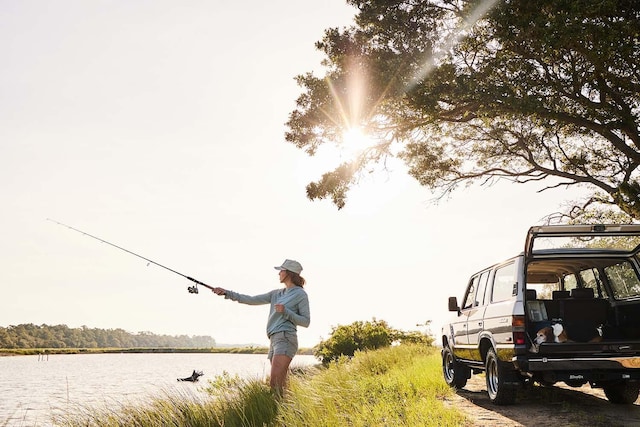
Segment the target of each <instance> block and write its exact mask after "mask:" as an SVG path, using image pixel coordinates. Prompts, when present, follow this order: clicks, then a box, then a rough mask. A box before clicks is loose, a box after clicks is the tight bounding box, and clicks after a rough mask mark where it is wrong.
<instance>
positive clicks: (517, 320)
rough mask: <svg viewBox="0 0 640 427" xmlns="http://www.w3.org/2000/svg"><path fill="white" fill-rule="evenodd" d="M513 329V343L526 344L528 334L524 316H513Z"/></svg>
mask: <svg viewBox="0 0 640 427" xmlns="http://www.w3.org/2000/svg"><path fill="white" fill-rule="evenodd" d="M511 327H512V330H513V342H514V344H515V345H525V344H526V334H525V328H524V316H513V317H512V318H511Z"/></svg>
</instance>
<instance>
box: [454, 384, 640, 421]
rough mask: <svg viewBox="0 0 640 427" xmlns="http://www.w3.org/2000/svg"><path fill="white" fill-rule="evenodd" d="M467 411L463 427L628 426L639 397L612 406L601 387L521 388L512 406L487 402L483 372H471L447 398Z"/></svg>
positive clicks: (639, 417) (637, 416)
mask: <svg viewBox="0 0 640 427" xmlns="http://www.w3.org/2000/svg"><path fill="white" fill-rule="evenodd" d="M446 404H448V405H452V406H455V407H456V408H458V409H460V410H462V411H463V412H464V413H465V414H467V416H468V418H469V421H470V423H469V424H468V426H465V427H481V426H500V427H515V426H525V427H541V426H554V427H559V426H563V427H565V426H580V427H618V426H620V427H628V426H640V399H639V400H638V401H636V403H635V404H634V405H613V404H611V403H609V401H608V400H607V398H606V397H605V396H604V393H603V392H602V390H600V389H592V388H591V387H589V386H588V385H587V386H583V387H581V388H571V387H567V386H565V385H564V383H558V384H557V385H556V386H553V387H532V388H531V389H528V390H521V391H520V392H519V393H518V399H517V400H516V404H515V405H510V406H497V405H494V404H492V403H491V402H489V397H488V396H487V389H486V385H485V378H484V375H472V376H471V379H470V380H469V382H468V383H467V385H466V387H465V388H463V389H462V390H458V392H457V394H456V395H455V396H454V397H453V398H452V399H448V400H447V401H446Z"/></svg>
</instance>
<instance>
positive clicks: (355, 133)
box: [339, 127, 374, 159]
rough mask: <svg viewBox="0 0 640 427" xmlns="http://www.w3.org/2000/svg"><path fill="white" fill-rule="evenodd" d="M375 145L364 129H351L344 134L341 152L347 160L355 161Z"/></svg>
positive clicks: (340, 147)
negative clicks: (354, 159)
mask: <svg viewBox="0 0 640 427" xmlns="http://www.w3.org/2000/svg"><path fill="white" fill-rule="evenodd" d="M373 145H374V142H373V140H372V139H371V137H369V136H368V135H367V134H366V133H365V132H364V131H363V130H362V128H359V127H350V128H348V129H347V130H345V131H344V133H343V134H342V144H340V146H339V150H340V151H341V152H342V153H343V154H344V156H345V157H346V158H347V159H353V158H355V157H357V156H359V155H360V154H362V153H363V152H364V151H365V150H366V149H367V148H371V147H372V146H373Z"/></svg>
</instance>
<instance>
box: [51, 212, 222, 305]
mask: <svg viewBox="0 0 640 427" xmlns="http://www.w3.org/2000/svg"><path fill="white" fill-rule="evenodd" d="M47 221H51V222H54V223H56V224H58V225H61V226H63V227H66V228H68V229H70V230H73V231H76V232H78V233H80V234H84V235H85V236H87V237H91V238H92V239H95V240H98V241H100V242H102V243H106V244H107V245H110V246H113V247H114V248H117V249H120V250H121V251H124V252H126V253H128V254H131V255H133V256H137V257H138V258H141V259H143V260H145V261H147V265H149V264H154V265H157V266H158V267H161V268H164V269H165V270H169V271H170V272H172V273H174V274H177V275H179V276H182V277H184V278H185V279H188V280H190V281H192V282H193V283H195V285H193V286H189V287H188V288H187V290H188V291H189V293H190V294H197V293H198V285H202V286H204V287H205V288H208V289H211V290H213V286H209V285H207V284H206V283H202V282H201V281H199V280H196V279H194V278H193V277H189V276H187V275H186V274H182V273H180V272H179V271H176V270H174V269H172V268H169V267H167V266H165V265H162V264H160V263H157V262H155V261H153V260H150V259H149V258H146V257H143V256H142V255H139V254H137V253H135V252H132V251H130V250H129V249H125V248H123V247H122V246H118V245H116V244H114V243H111V242H108V241H106V240H104V239H101V238H100V237H97V236H94V235H93V234H89V233H87V232H85V231H82V230H78V229H77V228H74V227H72V226H70V225H67V224H63V223H61V222H58V221H56V220H54V219H51V218H47Z"/></svg>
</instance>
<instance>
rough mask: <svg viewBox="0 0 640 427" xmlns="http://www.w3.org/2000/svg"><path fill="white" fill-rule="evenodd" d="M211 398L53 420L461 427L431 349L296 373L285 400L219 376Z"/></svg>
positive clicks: (362, 357)
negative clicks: (449, 405)
mask: <svg viewBox="0 0 640 427" xmlns="http://www.w3.org/2000/svg"><path fill="white" fill-rule="evenodd" d="M206 391H207V393H206V396H204V397H203V396H201V397H194V396H180V395H172V396H165V397H162V398H158V399H156V400H154V401H152V402H151V403H149V404H146V405H137V406H127V407H120V408H112V409H109V408H103V409H101V410H95V409H91V410H89V409H87V410H85V411H83V412H81V413H75V414H70V415H66V416H65V417H64V418H59V419H58V420H55V421H54V423H55V424H56V425H66V426H74V427H75V426H78V427H80V426H141V427H145V426H149V427H151V426H153V427H155V426H159V425H162V426H192V427H198V426H212V427H252V426H256V427H258V426H260V427H271V426H305V427H321V426H327V427H328V426H354V427H357V426H368V427H370V426H407V427H408V426H411V427H414V426H416V427H419V426H461V425H464V424H465V418H464V416H463V415H462V414H461V413H460V412H458V411H456V410H455V409H451V408H445V407H444V405H443V403H442V400H443V398H444V397H446V396H450V395H451V393H452V391H451V390H450V389H449V387H448V386H447V385H446V384H445V383H444V381H443V380H442V375H441V370H440V357H439V355H438V353H437V351H436V350H435V349H433V348H429V347H424V346H417V345H414V346H406V345H402V346H398V347H391V348H387V349H382V350H376V351H371V352H362V353H358V354H356V356H355V357H354V358H352V359H347V358H344V359H342V360H340V361H338V362H336V363H334V364H332V365H330V366H329V367H327V368H323V367H316V368H312V369H305V370H303V371H301V372H295V373H293V374H292V375H291V376H290V379H289V388H288V390H287V393H286V394H285V396H284V397H283V398H278V397H277V396H275V395H274V394H273V393H272V392H271V390H270V389H269V387H268V385H267V384H265V383H264V382H263V381H261V380H258V379H241V378H239V377H237V376H236V377H231V376H229V375H226V374H225V375H222V376H219V377H217V378H216V379H215V380H213V381H209V383H208V386H207V388H206Z"/></svg>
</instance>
